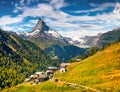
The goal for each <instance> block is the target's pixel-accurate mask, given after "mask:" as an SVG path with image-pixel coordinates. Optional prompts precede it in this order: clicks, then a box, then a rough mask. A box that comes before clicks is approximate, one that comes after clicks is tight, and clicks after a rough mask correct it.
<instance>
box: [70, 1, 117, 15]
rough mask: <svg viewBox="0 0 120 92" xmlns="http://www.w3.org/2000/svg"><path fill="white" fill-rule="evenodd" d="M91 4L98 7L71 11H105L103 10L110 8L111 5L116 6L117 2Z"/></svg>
mask: <svg viewBox="0 0 120 92" xmlns="http://www.w3.org/2000/svg"><path fill="white" fill-rule="evenodd" d="M91 6H93V7H96V6H97V7H96V8H92V9H90V10H81V11H71V12H74V13H89V12H97V11H103V10H106V9H108V8H109V7H114V6H115V3H104V4H102V5H96V4H92V3H91Z"/></svg>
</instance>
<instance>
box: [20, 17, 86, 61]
mask: <svg viewBox="0 0 120 92" xmlns="http://www.w3.org/2000/svg"><path fill="white" fill-rule="evenodd" d="M20 36H21V37H22V38H24V39H27V40H29V41H32V42H33V43H35V44H36V45H37V46H39V47H40V48H41V49H43V50H44V52H45V53H46V54H48V55H49V56H50V57H51V58H52V59H53V60H55V61H59V62H62V61H67V60H69V59H70V58H72V57H76V56H77V55H81V54H83V53H84V51H85V50H86V49H84V48H79V47H77V46H74V45H71V44H70V43H68V41H67V40H66V39H65V38H64V37H62V36H61V35H60V34H59V33H57V32H56V31H54V30H52V29H50V28H49V26H47V25H46V23H45V22H44V21H43V20H42V19H39V21H38V22H37V24H36V25H35V27H34V28H33V30H32V31H31V32H28V33H22V34H20Z"/></svg>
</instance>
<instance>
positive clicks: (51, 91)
mask: <svg viewBox="0 0 120 92" xmlns="http://www.w3.org/2000/svg"><path fill="white" fill-rule="evenodd" d="M2 92H79V91H78V90H77V89H75V88H72V87H70V86H68V85H65V84H64V83H63V82H54V81H46V82H42V83H39V84H37V85H33V84H31V83H22V84H19V85H17V86H15V87H12V88H9V89H5V90H3V91H2Z"/></svg>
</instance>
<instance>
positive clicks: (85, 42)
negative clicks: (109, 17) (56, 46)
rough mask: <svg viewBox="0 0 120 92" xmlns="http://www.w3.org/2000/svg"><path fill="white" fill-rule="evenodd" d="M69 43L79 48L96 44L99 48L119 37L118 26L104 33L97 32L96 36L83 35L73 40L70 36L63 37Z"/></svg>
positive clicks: (119, 29) (119, 30) (119, 28)
mask: <svg viewBox="0 0 120 92" xmlns="http://www.w3.org/2000/svg"><path fill="white" fill-rule="evenodd" d="M65 39H66V40H67V41H68V42H69V43H71V44H73V45H76V46H78V47H81V48H90V47H93V46H97V47H99V48H101V47H102V46H107V45H109V44H111V43H114V42H116V41H118V40H119V39H120V27H118V28H115V29H113V30H112V31H108V32H106V33H99V34H98V35H96V36H85V37H82V38H79V40H75V39H72V38H65Z"/></svg>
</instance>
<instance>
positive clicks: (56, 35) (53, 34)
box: [45, 29, 61, 38]
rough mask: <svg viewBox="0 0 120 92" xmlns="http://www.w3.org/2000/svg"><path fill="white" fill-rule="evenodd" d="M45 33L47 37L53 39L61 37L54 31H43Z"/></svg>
mask: <svg viewBox="0 0 120 92" xmlns="http://www.w3.org/2000/svg"><path fill="white" fill-rule="evenodd" d="M45 33H47V34H49V35H51V36H53V37H55V38H61V35H60V34H58V33H57V32H56V31H54V30H51V29H50V30H48V31H45Z"/></svg>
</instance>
